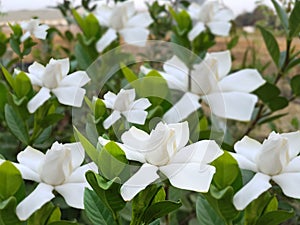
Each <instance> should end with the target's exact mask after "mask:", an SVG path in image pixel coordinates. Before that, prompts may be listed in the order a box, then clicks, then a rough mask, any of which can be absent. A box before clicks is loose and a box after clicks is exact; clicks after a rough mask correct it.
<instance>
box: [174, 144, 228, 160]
mask: <svg viewBox="0 0 300 225" xmlns="http://www.w3.org/2000/svg"><path fill="white" fill-rule="evenodd" d="M222 154H223V151H222V150H221V149H220V147H219V146H218V145H217V143H216V142H215V141H210V140H203V141H198V142H196V143H193V144H191V145H188V146H186V147H184V148H183V149H181V150H180V151H179V152H177V153H176V155H175V156H174V157H173V158H172V159H171V161H170V163H171V164H176V163H180V164H185V163H198V164H199V163H203V164H207V163H211V162H212V161H213V160H215V159H216V158H218V157H219V156H220V155H222Z"/></svg>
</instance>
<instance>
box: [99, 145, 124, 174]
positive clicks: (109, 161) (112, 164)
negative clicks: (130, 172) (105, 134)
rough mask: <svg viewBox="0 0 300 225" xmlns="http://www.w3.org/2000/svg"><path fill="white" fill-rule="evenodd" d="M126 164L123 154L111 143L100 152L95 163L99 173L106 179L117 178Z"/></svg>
mask: <svg viewBox="0 0 300 225" xmlns="http://www.w3.org/2000/svg"><path fill="white" fill-rule="evenodd" d="M127 164H128V161H127V159H126V155H125V153H124V152H123V150H122V149H121V148H120V147H119V146H118V145H117V144H116V143H115V142H112V141H111V142H109V143H107V144H106V145H105V146H104V148H103V149H102V150H101V151H100V154H99V157H98V163H97V165H98V166H99V169H100V171H101V172H102V173H103V175H104V176H105V177H106V178H107V179H113V178H115V177H118V176H119V175H120V173H121V172H122V171H123V170H124V168H125V167H126V165H127Z"/></svg>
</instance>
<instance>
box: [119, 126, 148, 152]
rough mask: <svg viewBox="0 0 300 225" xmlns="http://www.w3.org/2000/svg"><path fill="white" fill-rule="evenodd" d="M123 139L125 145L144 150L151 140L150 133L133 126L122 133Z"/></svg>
mask: <svg viewBox="0 0 300 225" xmlns="http://www.w3.org/2000/svg"><path fill="white" fill-rule="evenodd" d="M121 140H122V142H123V143H124V144H125V145H128V146H130V147H132V148H135V149H137V150H140V151H142V150H144V148H145V145H146V144H147V143H148V142H149V140H150V135H149V134H147V133H146V132H145V131H143V130H140V129H138V128H136V127H131V128H130V129H129V130H128V131H126V132H124V133H123V134H122V136H121Z"/></svg>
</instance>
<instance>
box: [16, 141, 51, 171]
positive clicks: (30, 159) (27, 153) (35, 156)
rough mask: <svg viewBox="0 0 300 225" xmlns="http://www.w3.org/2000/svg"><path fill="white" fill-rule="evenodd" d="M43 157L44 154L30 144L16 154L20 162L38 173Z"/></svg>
mask: <svg viewBox="0 0 300 225" xmlns="http://www.w3.org/2000/svg"><path fill="white" fill-rule="evenodd" d="M44 159H45V155H44V154H43V153H42V152H41V151H38V150H36V149H34V148H32V147H30V146H28V147H27V148H26V149H25V150H24V151H21V152H20V153H19V154H18V155H17V160H18V161H19V162H20V164H22V165H24V166H26V167H28V168H30V169H32V170H33V171H35V172H36V173H38V171H39V167H40V165H41V163H42V162H43V160H44Z"/></svg>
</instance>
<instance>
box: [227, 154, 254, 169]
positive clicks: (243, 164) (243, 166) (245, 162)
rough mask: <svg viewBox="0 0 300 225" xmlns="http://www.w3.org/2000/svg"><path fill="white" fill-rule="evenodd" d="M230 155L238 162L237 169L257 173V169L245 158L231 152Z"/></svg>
mask: <svg viewBox="0 0 300 225" xmlns="http://www.w3.org/2000/svg"><path fill="white" fill-rule="evenodd" d="M230 154H231V156H232V157H233V158H234V159H235V160H236V161H237V162H238V164H239V167H240V168H241V169H244V170H251V171H253V172H258V168H257V166H256V164H255V163H254V162H253V161H251V160H249V159H248V158H246V157H245V156H243V155H240V154H236V153H233V152H231V153H230Z"/></svg>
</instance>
